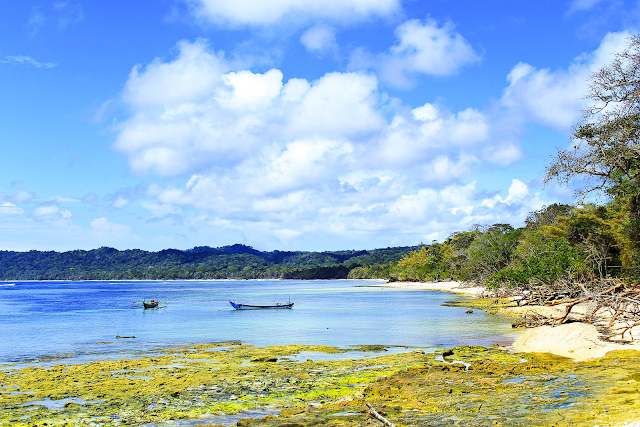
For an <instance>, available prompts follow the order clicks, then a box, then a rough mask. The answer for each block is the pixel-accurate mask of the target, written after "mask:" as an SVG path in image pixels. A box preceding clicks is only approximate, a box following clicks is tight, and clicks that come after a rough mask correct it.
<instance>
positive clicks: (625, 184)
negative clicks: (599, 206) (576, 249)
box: [545, 35, 640, 274]
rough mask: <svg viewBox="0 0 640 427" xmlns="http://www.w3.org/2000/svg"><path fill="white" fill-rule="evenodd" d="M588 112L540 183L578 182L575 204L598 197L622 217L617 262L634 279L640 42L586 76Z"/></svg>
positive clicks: (639, 219) (639, 217) (639, 198)
mask: <svg viewBox="0 0 640 427" xmlns="http://www.w3.org/2000/svg"><path fill="white" fill-rule="evenodd" d="M587 99H589V100H590V101H591V106H590V107H589V108H587V109H586V110H585V111H584V116H583V118H582V120H581V121H579V122H578V123H576V124H575V125H574V128H573V133H572V136H571V139H572V142H573V144H572V148H570V149H568V150H559V151H558V153H557V154H556V156H555V157H554V159H553V161H552V162H551V164H550V165H549V166H548V167H547V170H546V176H545V182H549V181H551V180H554V179H557V180H559V181H560V182H563V183H568V182H570V181H573V180H575V179H580V180H582V181H581V185H582V187H581V188H579V189H578V190H577V194H578V195H579V196H580V198H581V201H584V199H585V197H586V196H587V195H589V194H590V193H592V192H598V191H604V193H605V194H607V195H608V196H610V197H611V198H612V199H613V200H614V202H615V203H617V204H618V205H619V206H620V209H622V210H623V211H625V213H626V215H625V218H624V219H623V220H621V222H620V227H621V228H622V229H624V233H623V234H624V239H623V240H624V241H621V242H620V244H621V246H623V261H625V263H626V264H627V266H629V267H632V269H633V270H634V271H635V273H634V274H637V273H638V271H637V270H638V266H639V265H640V261H639V260H638V257H639V256H640V36H638V35H636V36H633V37H630V38H629V40H628V46H627V48H626V49H625V50H624V51H623V52H621V53H617V54H615V55H614V58H613V60H612V62H611V63H610V64H609V65H607V66H604V67H602V68H601V69H600V70H598V71H597V72H595V73H593V74H591V76H590V78H589V92H588V95H587Z"/></svg>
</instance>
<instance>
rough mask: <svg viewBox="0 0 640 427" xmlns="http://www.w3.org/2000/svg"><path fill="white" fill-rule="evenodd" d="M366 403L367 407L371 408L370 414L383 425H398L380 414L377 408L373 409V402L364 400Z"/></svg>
mask: <svg viewBox="0 0 640 427" xmlns="http://www.w3.org/2000/svg"><path fill="white" fill-rule="evenodd" d="M364 404H365V405H367V408H368V409H369V412H368V414H369V416H371V417H373V418H375V419H376V420H378V421H380V422H381V423H382V424H383V425H385V426H387V427H396V426H395V425H393V424H392V423H391V421H389V420H388V419H386V418H385V417H383V416H382V415H380V414H379V413H378V412H377V411H376V410H375V409H373V406H371V404H370V403H369V402H364Z"/></svg>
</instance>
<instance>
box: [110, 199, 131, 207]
mask: <svg viewBox="0 0 640 427" xmlns="http://www.w3.org/2000/svg"><path fill="white" fill-rule="evenodd" d="M128 204H129V200H127V199H125V198H124V197H118V198H117V199H116V200H114V201H113V203H111V206H113V207H114V208H116V209H122V208H124V207H125V206H127V205H128Z"/></svg>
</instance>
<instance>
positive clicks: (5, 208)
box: [0, 202, 24, 215]
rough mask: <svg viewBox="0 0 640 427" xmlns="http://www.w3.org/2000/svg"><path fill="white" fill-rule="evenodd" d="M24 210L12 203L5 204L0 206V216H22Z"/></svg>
mask: <svg viewBox="0 0 640 427" xmlns="http://www.w3.org/2000/svg"><path fill="white" fill-rule="evenodd" d="M23 213H24V210H23V209H22V208H20V207H18V206H16V205H14V204H12V203H9V202H4V203H1V204H0V215H22V214H23Z"/></svg>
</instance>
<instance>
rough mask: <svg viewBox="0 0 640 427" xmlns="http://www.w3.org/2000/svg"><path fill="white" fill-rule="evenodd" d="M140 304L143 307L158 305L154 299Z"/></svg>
mask: <svg viewBox="0 0 640 427" xmlns="http://www.w3.org/2000/svg"><path fill="white" fill-rule="evenodd" d="M142 305H143V306H144V308H156V307H157V306H158V303H157V302H156V301H154V302H144V301H143V302H142Z"/></svg>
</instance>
